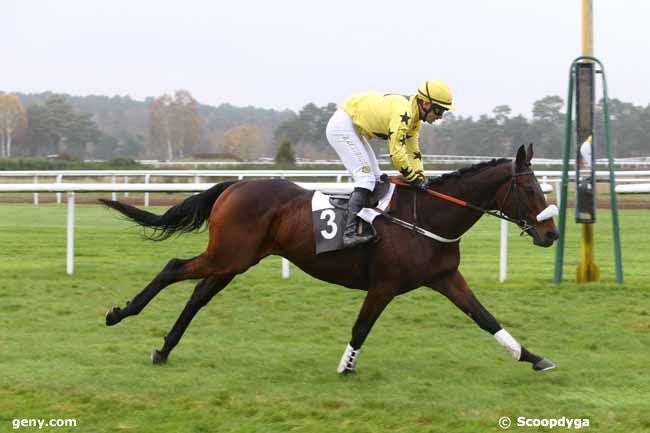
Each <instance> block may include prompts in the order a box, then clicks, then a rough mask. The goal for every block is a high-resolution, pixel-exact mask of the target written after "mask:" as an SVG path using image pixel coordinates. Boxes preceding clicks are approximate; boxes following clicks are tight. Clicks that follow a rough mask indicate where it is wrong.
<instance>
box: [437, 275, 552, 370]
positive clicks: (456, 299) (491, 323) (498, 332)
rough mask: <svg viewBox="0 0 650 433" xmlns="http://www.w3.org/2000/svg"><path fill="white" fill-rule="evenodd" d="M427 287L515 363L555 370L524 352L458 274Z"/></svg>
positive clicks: (550, 363) (548, 363)
mask: <svg viewBox="0 0 650 433" xmlns="http://www.w3.org/2000/svg"><path fill="white" fill-rule="evenodd" d="M429 287H431V288H433V289H435V290H437V291H439V292H440V293H442V294H443V295H445V296H446V297H447V298H449V300H450V301H451V302H453V303H454V305H456V306H457V307H458V308H460V309H461V310H462V311H463V312H464V313H465V314H467V315H468V316H469V317H471V318H472V320H474V321H475V322H476V324H477V325H478V326H480V327H481V329H483V330H485V331H487V332H489V333H490V334H492V335H493V336H494V338H495V339H496V340H497V341H498V342H499V344H501V345H502V346H503V347H505V348H506V349H507V350H508V352H510V354H511V355H512V357H513V358H514V359H516V360H517V361H526V362H530V363H531V364H533V369H534V370H537V371H545V370H551V369H553V368H555V364H554V363H552V362H551V361H549V360H548V359H546V358H543V357H541V356H538V355H535V354H534V353H532V352H529V351H528V350H526V348H525V347H523V346H522V345H521V344H519V342H518V341H517V340H515V339H514V337H513V336H512V335H510V333H509V332H508V331H506V330H505V329H504V328H503V327H502V326H501V325H500V324H499V322H497V320H496V319H495V318H494V316H492V314H490V312H489V311H488V310H487V309H486V308H485V307H484V306H483V305H481V303H480V302H479V300H478V299H477V298H476V296H474V292H472V289H470V288H469V286H468V285H467V283H466V282H465V278H463V276H462V275H461V273H460V272H458V271H456V272H455V273H454V274H452V275H450V276H449V277H446V278H444V279H442V280H440V281H437V282H436V283H435V284H431V285H429Z"/></svg>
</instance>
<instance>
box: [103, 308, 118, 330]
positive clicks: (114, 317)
mask: <svg viewBox="0 0 650 433" xmlns="http://www.w3.org/2000/svg"><path fill="white" fill-rule="evenodd" d="M119 313H120V308H119V307H113V308H111V309H110V310H108V311H107V312H106V326H113V325H116V324H118V323H120V320H122V319H121V318H120V314H119Z"/></svg>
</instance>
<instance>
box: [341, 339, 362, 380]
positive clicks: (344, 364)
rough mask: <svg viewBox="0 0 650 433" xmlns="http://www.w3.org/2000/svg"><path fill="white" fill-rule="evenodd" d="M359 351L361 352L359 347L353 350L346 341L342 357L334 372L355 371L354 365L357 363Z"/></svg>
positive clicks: (348, 372)
mask: <svg viewBox="0 0 650 433" xmlns="http://www.w3.org/2000/svg"><path fill="white" fill-rule="evenodd" d="M359 352H361V349H357V350H354V349H353V348H352V346H350V344H349V343H348V346H347V347H346V348H345V352H343V357H341V362H339V367H338V368H337V369H336V372H337V373H339V374H350V373H355V366H356V365H357V358H358V357H359Z"/></svg>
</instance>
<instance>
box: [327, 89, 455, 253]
mask: <svg viewBox="0 0 650 433" xmlns="http://www.w3.org/2000/svg"><path fill="white" fill-rule="evenodd" d="M453 109H454V106H453V105H452V95H451V89H450V88H449V86H448V85H447V83H445V82H444V81H439V80H430V81H427V82H425V83H423V84H422V85H421V86H420V87H419V88H418V93H417V95H415V96H411V97H408V96H402V95H395V94H386V95H383V94H381V93H377V92H367V93H357V94H354V95H352V96H350V97H349V98H348V99H347V100H346V101H345V102H344V103H343V106H342V107H341V108H339V109H338V110H337V111H336V112H335V113H334V114H333V115H332V117H331V118H330V120H329V122H328V124H327V130H326V134H327V141H329V143H330V145H331V146H332V147H333V148H334V150H336V153H337V154H338V155H339V158H341V161H342V162H343V165H344V166H345V168H347V170H348V171H349V172H350V174H351V175H352V179H353V180H354V187H355V188H354V191H353V192H352V195H351V196H350V201H349V203H348V215H347V220H346V224H345V228H344V229H343V247H344V248H347V247H352V246H355V245H357V244H360V243H363V242H367V241H369V240H370V239H372V236H371V235H359V234H358V233H357V224H358V219H357V217H356V215H357V213H358V212H359V211H360V210H361V209H363V207H365V206H367V205H368V201H369V198H370V194H371V192H372V191H373V189H374V188H375V182H376V181H377V180H379V178H380V176H381V171H380V170H379V164H378V163H377V158H376V157H375V154H374V152H373V150H372V148H371V147H370V144H369V143H368V139H372V138H380V139H383V140H388V148H389V151H390V158H391V161H392V162H393V165H394V166H395V168H396V169H397V170H399V172H400V173H401V174H402V176H403V177H404V179H405V180H406V181H407V182H409V183H410V184H411V185H413V186H414V187H415V188H418V189H426V188H427V179H426V177H425V175H424V170H423V168H424V166H423V164H422V155H421V153H420V145H419V143H418V138H419V134H420V127H421V126H422V124H421V123H420V122H421V121H424V122H427V123H433V122H435V121H436V120H438V119H441V118H442V116H443V114H444V112H445V111H447V110H453Z"/></svg>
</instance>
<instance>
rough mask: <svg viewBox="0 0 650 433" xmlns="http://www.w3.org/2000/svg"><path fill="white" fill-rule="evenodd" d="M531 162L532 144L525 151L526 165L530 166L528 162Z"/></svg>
mask: <svg viewBox="0 0 650 433" xmlns="http://www.w3.org/2000/svg"><path fill="white" fill-rule="evenodd" d="M532 160H533V143H529V144H528V150H527V151H526V164H528V165H530V161H532Z"/></svg>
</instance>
